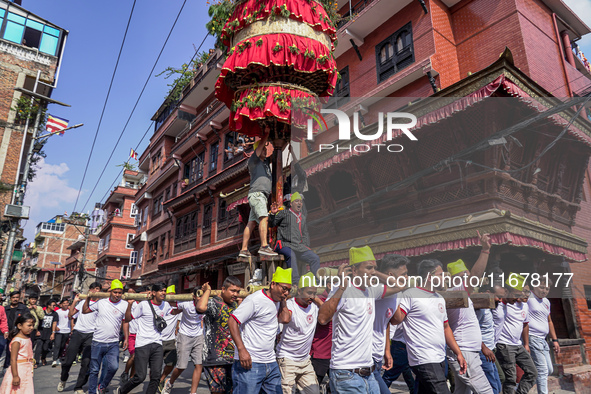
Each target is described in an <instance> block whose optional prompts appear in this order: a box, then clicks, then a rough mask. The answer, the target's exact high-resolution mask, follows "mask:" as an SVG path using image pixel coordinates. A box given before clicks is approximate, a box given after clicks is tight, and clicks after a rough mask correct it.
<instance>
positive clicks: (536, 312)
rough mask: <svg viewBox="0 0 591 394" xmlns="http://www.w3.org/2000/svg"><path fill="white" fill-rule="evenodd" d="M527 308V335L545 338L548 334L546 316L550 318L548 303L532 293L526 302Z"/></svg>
mask: <svg viewBox="0 0 591 394" xmlns="http://www.w3.org/2000/svg"><path fill="white" fill-rule="evenodd" d="M527 307H528V308H529V335H533V336H536V337H539V338H546V336H547V335H548V333H549V332H550V324H549V323H548V316H550V301H549V300H548V299H547V298H538V296H537V295H535V294H534V293H533V292H532V293H531V295H530V297H529V299H528V300H527Z"/></svg>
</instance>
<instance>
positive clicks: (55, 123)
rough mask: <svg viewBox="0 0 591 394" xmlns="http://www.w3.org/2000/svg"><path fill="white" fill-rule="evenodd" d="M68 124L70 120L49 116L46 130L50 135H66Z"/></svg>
mask: <svg viewBox="0 0 591 394" xmlns="http://www.w3.org/2000/svg"><path fill="white" fill-rule="evenodd" d="M68 122H69V120H68V119H64V118H59V117H57V116H53V115H47V124H46V125H45V129H46V130H47V131H49V132H50V133H60V134H64V131H63V130H64V129H67V128H68Z"/></svg>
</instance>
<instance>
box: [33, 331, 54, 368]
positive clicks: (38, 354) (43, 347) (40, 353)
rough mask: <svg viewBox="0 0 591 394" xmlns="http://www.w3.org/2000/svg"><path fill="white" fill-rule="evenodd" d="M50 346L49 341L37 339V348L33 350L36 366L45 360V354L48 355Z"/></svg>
mask: <svg viewBox="0 0 591 394" xmlns="http://www.w3.org/2000/svg"><path fill="white" fill-rule="evenodd" d="M50 344H51V339H41V338H38V339H37V341H36V345H37V347H36V348H35V361H36V362H37V365H41V360H45V358H46V357H47V353H49V345H50Z"/></svg>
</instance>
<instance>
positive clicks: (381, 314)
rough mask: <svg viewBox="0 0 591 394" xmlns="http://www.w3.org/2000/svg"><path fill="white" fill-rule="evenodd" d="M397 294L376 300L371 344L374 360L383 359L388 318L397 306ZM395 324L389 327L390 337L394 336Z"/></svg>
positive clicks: (392, 314)
mask: <svg viewBox="0 0 591 394" xmlns="http://www.w3.org/2000/svg"><path fill="white" fill-rule="evenodd" d="M397 296H398V294H394V295H392V296H390V297H387V298H382V299H381V300H377V301H376V317H375V320H374V323H373V344H372V357H373V360H374V362H380V361H382V360H383V359H384V350H386V329H387V328H388V324H390V319H391V318H392V316H394V313H395V312H396V309H397V308H398V297H397ZM394 330H396V326H393V327H390V339H392V338H393V337H394Z"/></svg>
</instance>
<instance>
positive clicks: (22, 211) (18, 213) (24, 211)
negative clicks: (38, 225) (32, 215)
mask: <svg viewBox="0 0 591 394" xmlns="http://www.w3.org/2000/svg"><path fill="white" fill-rule="evenodd" d="M30 208H31V207H27V206H25V205H12V204H6V206H5V207H4V216H5V217H7V218H16V219H28V218H29V210H30Z"/></svg>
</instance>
